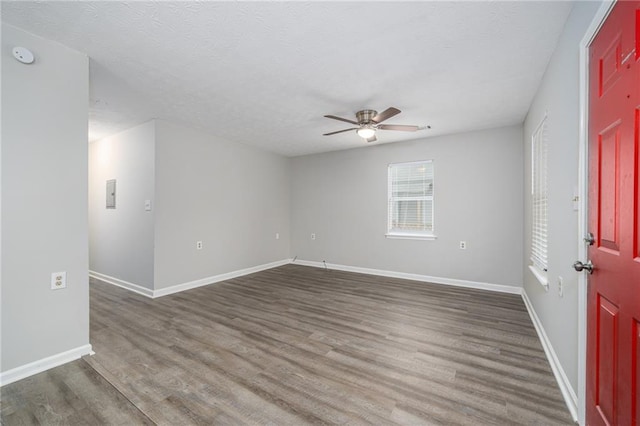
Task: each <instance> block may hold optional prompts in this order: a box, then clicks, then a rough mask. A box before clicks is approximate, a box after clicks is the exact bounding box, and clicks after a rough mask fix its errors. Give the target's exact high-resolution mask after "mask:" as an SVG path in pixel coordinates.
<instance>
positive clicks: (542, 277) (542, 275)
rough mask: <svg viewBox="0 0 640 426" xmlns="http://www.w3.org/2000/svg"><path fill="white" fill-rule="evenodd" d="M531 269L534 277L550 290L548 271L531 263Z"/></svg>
mask: <svg viewBox="0 0 640 426" xmlns="http://www.w3.org/2000/svg"><path fill="white" fill-rule="evenodd" d="M529 270H530V271H531V273H532V274H533V276H534V277H536V279H537V280H538V282H539V283H540V285H541V286H543V287H544V288H545V290H547V291H549V278H548V277H547V273H546V272H545V271H541V270H540V269H538V268H536V267H535V266H533V265H529Z"/></svg>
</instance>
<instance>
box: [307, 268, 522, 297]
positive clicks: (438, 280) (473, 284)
mask: <svg viewBox="0 0 640 426" xmlns="http://www.w3.org/2000/svg"><path fill="white" fill-rule="evenodd" d="M294 263H295V264H296V265H303V266H313V267H316V268H324V267H325V264H324V263H322V262H316V261H312V260H296V261H295V262H294ZM326 266H327V268H328V269H335V270H338V271H347V272H358V273H361V274H369V275H379V276H381V277H391V278H402V279H405V280H413V281H423V282H429V283H434V284H445V285H450V286H455V287H465V288H475V289H480V290H489V291H496V292H499V293H510V294H521V293H522V287H515V286H510V285H503V284H491V283H483V282H479V281H468V280H458V279H454V278H442V277H432V276H429V275H420V274H409V273H405V272H394V271H385V270H382V269H371V268H361V267H358V266H345V265H336V264H332V263H327V265H326Z"/></svg>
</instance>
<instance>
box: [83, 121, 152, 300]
mask: <svg viewBox="0 0 640 426" xmlns="http://www.w3.org/2000/svg"><path fill="white" fill-rule="evenodd" d="M154 177H155V122H154V121H150V122H147V123H145V124H142V125H140V126H136V127H134V128H132V129H129V130H127V131H125V132H122V133H119V134H117V135H114V136H110V137H108V138H104V139H102V140H100V141H97V142H94V143H91V144H90V145H89V247H90V251H89V253H90V257H89V269H90V270H91V271H94V272H99V273H101V274H105V275H109V276H111V277H114V278H118V279H120V280H124V281H128V282H130V283H133V284H137V285H139V286H142V287H146V288H148V289H151V290H152V289H153V238H154V211H153V208H154ZM108 179H116V208H115V209H107V208H105V202H106V195H105V186H106V181H107V180H108ZM145 200H151V202H152V204H151V205H152V210H151V211H145V206H144V202H145Z"/></svg>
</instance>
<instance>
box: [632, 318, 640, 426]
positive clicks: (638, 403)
mask: <svg viewBox="0 0 640 426" xmlns="http://www.w3.org/2000/svg"><path fill="white" fill-rule="evenodd" d="M632 341H633V343H632V346H631V347H632V348H633V356H632V357H631V359H632V368H631V383H632V385H633V388H632V390H631V393H632V394H633V395H635V398H634V399H633V401H632V404H633V406H632V407H631V411H632V414H633V417H632V418H633V419H634V421H635V424H636V425H640V411H639V409H640V393H639V392H638V389H640V373H639V372H638V368H639V367H640V365H638V364H639V363H640V362H639V361H638V357H640V321H638V319H636V320H635V321H634V322H633V339H632Z"/></svg>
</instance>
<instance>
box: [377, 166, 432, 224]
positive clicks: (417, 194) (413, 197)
mask: <svg viewBox="0 0 640 426" xmlns="http://www.w3.org/2000/svg"><path fill="white" fill-rule="evenodd" d="M388 217H389V223H388V232H389V233H391V234H394V233H395V234H409V235H411V234H416V235H432V234H433V162H432V161H430V160H429V161H417V162H411V163H397V164H390V165H389V214H388Z"/></svg>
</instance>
